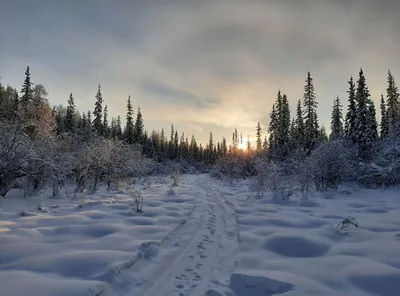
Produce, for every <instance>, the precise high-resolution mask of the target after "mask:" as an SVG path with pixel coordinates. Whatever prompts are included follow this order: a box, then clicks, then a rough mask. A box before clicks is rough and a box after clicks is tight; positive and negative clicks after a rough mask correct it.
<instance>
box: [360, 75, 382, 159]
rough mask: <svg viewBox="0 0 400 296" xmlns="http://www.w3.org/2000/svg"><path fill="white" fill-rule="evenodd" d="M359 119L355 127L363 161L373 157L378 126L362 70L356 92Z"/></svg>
mask: <svg viewBox="0 0 400 296" xmlns="http://www.w3.org/2000/svg"><path fill="white" fill-rule="evenodd" d="M356 102H357V114H356V115H357V117H356V123H355V126H356V128H357V130H356V135H355V139H356V143H357V144H358V155H359V157H360V158H361V159H363V160H369V159H370V158H371V157H372V148H373V146H374V142H375V140H376V137H377V130H376V128H377V124H376V118H375V106H374V105H373V102H372V101H371V99H370V94H369V90H368V87H367V85H366V79H365V76H364V72H363V70H362V69H360V72H359V79H358V81H357V91H356Z"/></svg>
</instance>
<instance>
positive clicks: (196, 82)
mask: <svg viewBox="0 0 400 296" xmlns="http://www.w3.org/2000/svg"><path fill="white" fill-rule="evenodd" d="M399 15H400V1H395V0H379V1H378V0H347V1H337V0H265V1H260V0H246V1H245V0H241V1H238V0H220V1H218V0H201V1H194V0H158V1H154V0H131V1H128V0H69V1H64V0H36V1H30V0H0V77H1V82H2V83H3V84H10V85H12V86H14V87H17V88H20V85H21V84H22V82H23V80H24V71H25V68H26V66H27V65H29V66H30V68H31V73H32V80H33V82H35V83H41V84H43V85H44V86H45V87H46V88H47V90H48V92H49V96H48V99H49V101H50V103H51V104H52V105H58V104H64V105H65V104H66V102H67V100H68V96H69V94H70V93H71V92H72V93H73V95H74V97H75V101H76V105H77V107H78V109H79V110H80V111H87V110H93V109H94V101H95V99H94V97H95V94H96V91H97V85H98V84H101V87H102V93H103V98H104V100H105V103H106V104H107V105H108V110H109V116H110V117H111V116H117V115H118V114H120V115H121V116H122V117H124V116H125V114H126V101H127V98H128V95H130V96H131V99H132V103H133V106H134V109H135V111H136V109H137V107H139V106H140V108H141V110H142V113H143V117H144V120H145V127H146V129H148V130H149V131H151V130H152V129H156V130H161V128H164V130H165V131H166V134H167V135H169V130H170V126H171V124H174V127H175V128H176V129H177V130H178V131H179V132H184V133H185V135H187V136H189V137H190V136H191V135H192V134H195V135H196V138H197V139H198V140H199V141H200V142H206V141H207V139H208V135H209V133H210V132H213V136H214V139H216V140H221V139H222V137H223V136H226V137H227V138H228V140H229V139H231V135H232V132H233V130H234V129H235V128H237V129H238V131H239V132H242V133H243V137H246V138H247V135H250V138H251V140H252V141H253V139H254V137H255V128H256V125H257V122H260V123H261V126H262V127H263V130H264V132H266V129H267V127H268V123H269V113H270V111H271V109H272V104H273V102H274V101H275V99H276V94H277V92H278V90H281V92H283V93H285V94H287V96H288V99H289V103H290V104H291V110H292V111H293V112H292V115H294V110H295V107H296V103H297V100H299V99H302V95H303V87H304V82H305V79H306V76H307V72H308V71H310V72H311V75H312V77H313V79H314V83H315V92H316V97H317V100H318V103H319V106H318V114H319V121H320V124H321V125H324V126H325V127H326V128H327V129H328V130H329V126H330V113H331V106H332V104H333V100H334V99H335V97H336V96H337V95H338V96H339V97H340V98H341V99H342V102H343V104H344V105H345V106H344V107H345V108H346V105H347V95H346V90H347V87H348V84H347V81H348V79H349V77H350V75H353V76H355V77H357V75H358V72H359V69H360V67H362V68H363V70H364V73H365V76H366V79H367V84H368V86H369V89H370V92H371V94H372V98H373V99H374V101H375V103H376V107H377V110H379V101H380V94H381V93H382V92H385V90H386V79H387V71H388V69H389V68H390V69H391V71H392V73H393V74H394V76H395V77H400V58H399V57H400V34H398V30H399V29H400V18H399ZM398 79H400V78H398ZM378 113H379V112H378Z"/></svg>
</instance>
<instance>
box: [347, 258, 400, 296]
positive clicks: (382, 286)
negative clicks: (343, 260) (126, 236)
mask: <svg viewBox="0 0 400 296" xmlns="http://www.w3.org/2000/svg"><path fill="white" fill-rule="evenodd" d="M345 274H346V278H347V280H348V281H349V282H350V283H352V284H353V285H354V286H356V287H358V288H359V289H362V290H364V291H367V292H370V293H372V294H375V295H380V296H397V295H399V291H400V270H399V269H397V268H394V267H391V266H389V265H385V264H382V263H377V262H368V263H364V264H358V265H356V266H351V267H349V268H348V269H347V270H345Z"/></svg>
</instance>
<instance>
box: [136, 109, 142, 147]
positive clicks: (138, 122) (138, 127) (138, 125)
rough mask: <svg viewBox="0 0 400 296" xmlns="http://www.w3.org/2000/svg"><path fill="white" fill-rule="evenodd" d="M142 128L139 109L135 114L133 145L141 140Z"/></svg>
mask: <svg viewBox="0 0 400 296" xmlns="http://www.w3.org/2000/svg"><path fill="white" fill-rule="evenodd" d="M143 132H144V126H143V117H142V113H141V111H140V107H139V108H138V111H137V113H136V121H135V131H134V141H135V143H140V142H141V140H142V138H143Z"/></svg>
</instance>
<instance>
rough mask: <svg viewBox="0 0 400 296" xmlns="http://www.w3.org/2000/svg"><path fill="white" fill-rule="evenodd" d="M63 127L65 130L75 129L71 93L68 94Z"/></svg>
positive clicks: (74, 111)
mask: <svg viewBox="0 0 400 296" xmlns="http://www.w3.org/2000/svg"><path fill="white" fill-rule="evenodd" d="M65 129H66V131H67V132H71V133H74V132H75V131H76V107H75V102H74V97H73V96H72V93H71V94H70V95H69V99H68V106H67V114H66V116H65Z"/></svg>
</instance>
